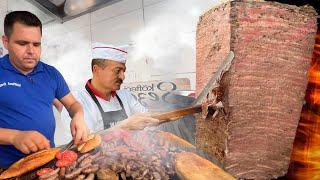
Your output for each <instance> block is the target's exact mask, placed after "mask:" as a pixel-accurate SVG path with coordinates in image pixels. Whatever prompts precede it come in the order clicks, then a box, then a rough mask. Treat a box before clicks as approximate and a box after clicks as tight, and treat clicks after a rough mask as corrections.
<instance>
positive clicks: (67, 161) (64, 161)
mask: <svg viewBox="0 0 320 180" xmlns="http://www.w3.org/2000/svg"><path fill="white" fill-rule="evenodd" d="M56 158H57V159H58V161H57V162H56V166H57V167H65V166H69V165H71V164H72V163H73V162H75V161H76V160H77V159H78V155H77V153H75V152H74V151H71V150H66V151H63V152H61V151H59V152H58V153H57V154H56Z"/></svg>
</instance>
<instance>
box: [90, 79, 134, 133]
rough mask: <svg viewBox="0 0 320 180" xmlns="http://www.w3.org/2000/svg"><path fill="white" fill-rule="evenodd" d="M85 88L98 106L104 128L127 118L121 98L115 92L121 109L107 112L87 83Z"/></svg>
mask: <svg viewBox="0 0 320 180" xmlns="http://www.w3.org/2000/svg"><path fill="white" fill-rule="evenodd" d="M86 90H87V91H88V93H89V94H90V96H91V98H92V99H93V101H94V102H95V103H96V105H97V106H98V108H99V111H100V113H101V116H102V120H103V128H104V129H108V128H110V127H111V125H112V124H113V125H115V124H116V123H117V122H119V121H122V120H124V119H127V118H128V116H127V114H126V111H125V110H124V107H123V104H122V101H121V99H120V98H119V96H118V95H117V94H116V97H117V99H118V101H119V103H120V105H121V109H120V110H118V111H109V112H104V111H103V109H102V107H101V104H100V103H99V101H98V99H97V97H96V96H95V95H94V93H93V92H92V90H91V89H90V88H89V87H88V85H86Z"/></svg>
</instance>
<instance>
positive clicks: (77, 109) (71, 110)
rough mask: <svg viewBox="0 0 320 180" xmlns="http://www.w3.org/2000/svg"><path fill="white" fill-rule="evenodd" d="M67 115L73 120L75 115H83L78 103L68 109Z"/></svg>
mask: <svg viewBox="0 0 320 180" xmlns="http://www.w3.org/2000/svg"><path fill="white" fill-rule="evenodd" d="M68 112H69V115H70V117H71V118H73V117H74V116H75V115H77V114H79V115H83V109H82V106H81V105H80V103H79V102H75V103H73V104H72V105H71V106H70V108H69V109H68Z"/></svg>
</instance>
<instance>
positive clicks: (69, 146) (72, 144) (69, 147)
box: [62, 140, 75, 153]
mask: <svg viewBox="0 0 320 180" xmlns="http://www.w3.org/2000/svg"><path fill="white" fill-rule="evenodd" d="M74 145H75V144H74V143H73V140H71V141H70V142H69V143H68V144H67V145H66V146H65V147H64V148H62V153H63V152H65V151H66V150H69V149H71V148H73V147H74Z"/></svg>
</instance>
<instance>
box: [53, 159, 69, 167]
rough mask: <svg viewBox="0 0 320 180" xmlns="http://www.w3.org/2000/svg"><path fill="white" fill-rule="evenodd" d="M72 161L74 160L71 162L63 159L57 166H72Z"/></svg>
mask: <svg viewBox="0 0 320 180" xmlns="http://www.w3.org/2000/svg"><path fill="white" fill-rule="evenodd" d="M72 163H73V162H71V161H68V160H63V159H61V160H58V161H57V162H56V166H57V167H66V166H70V165H71V164H72Z"/></svg>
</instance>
